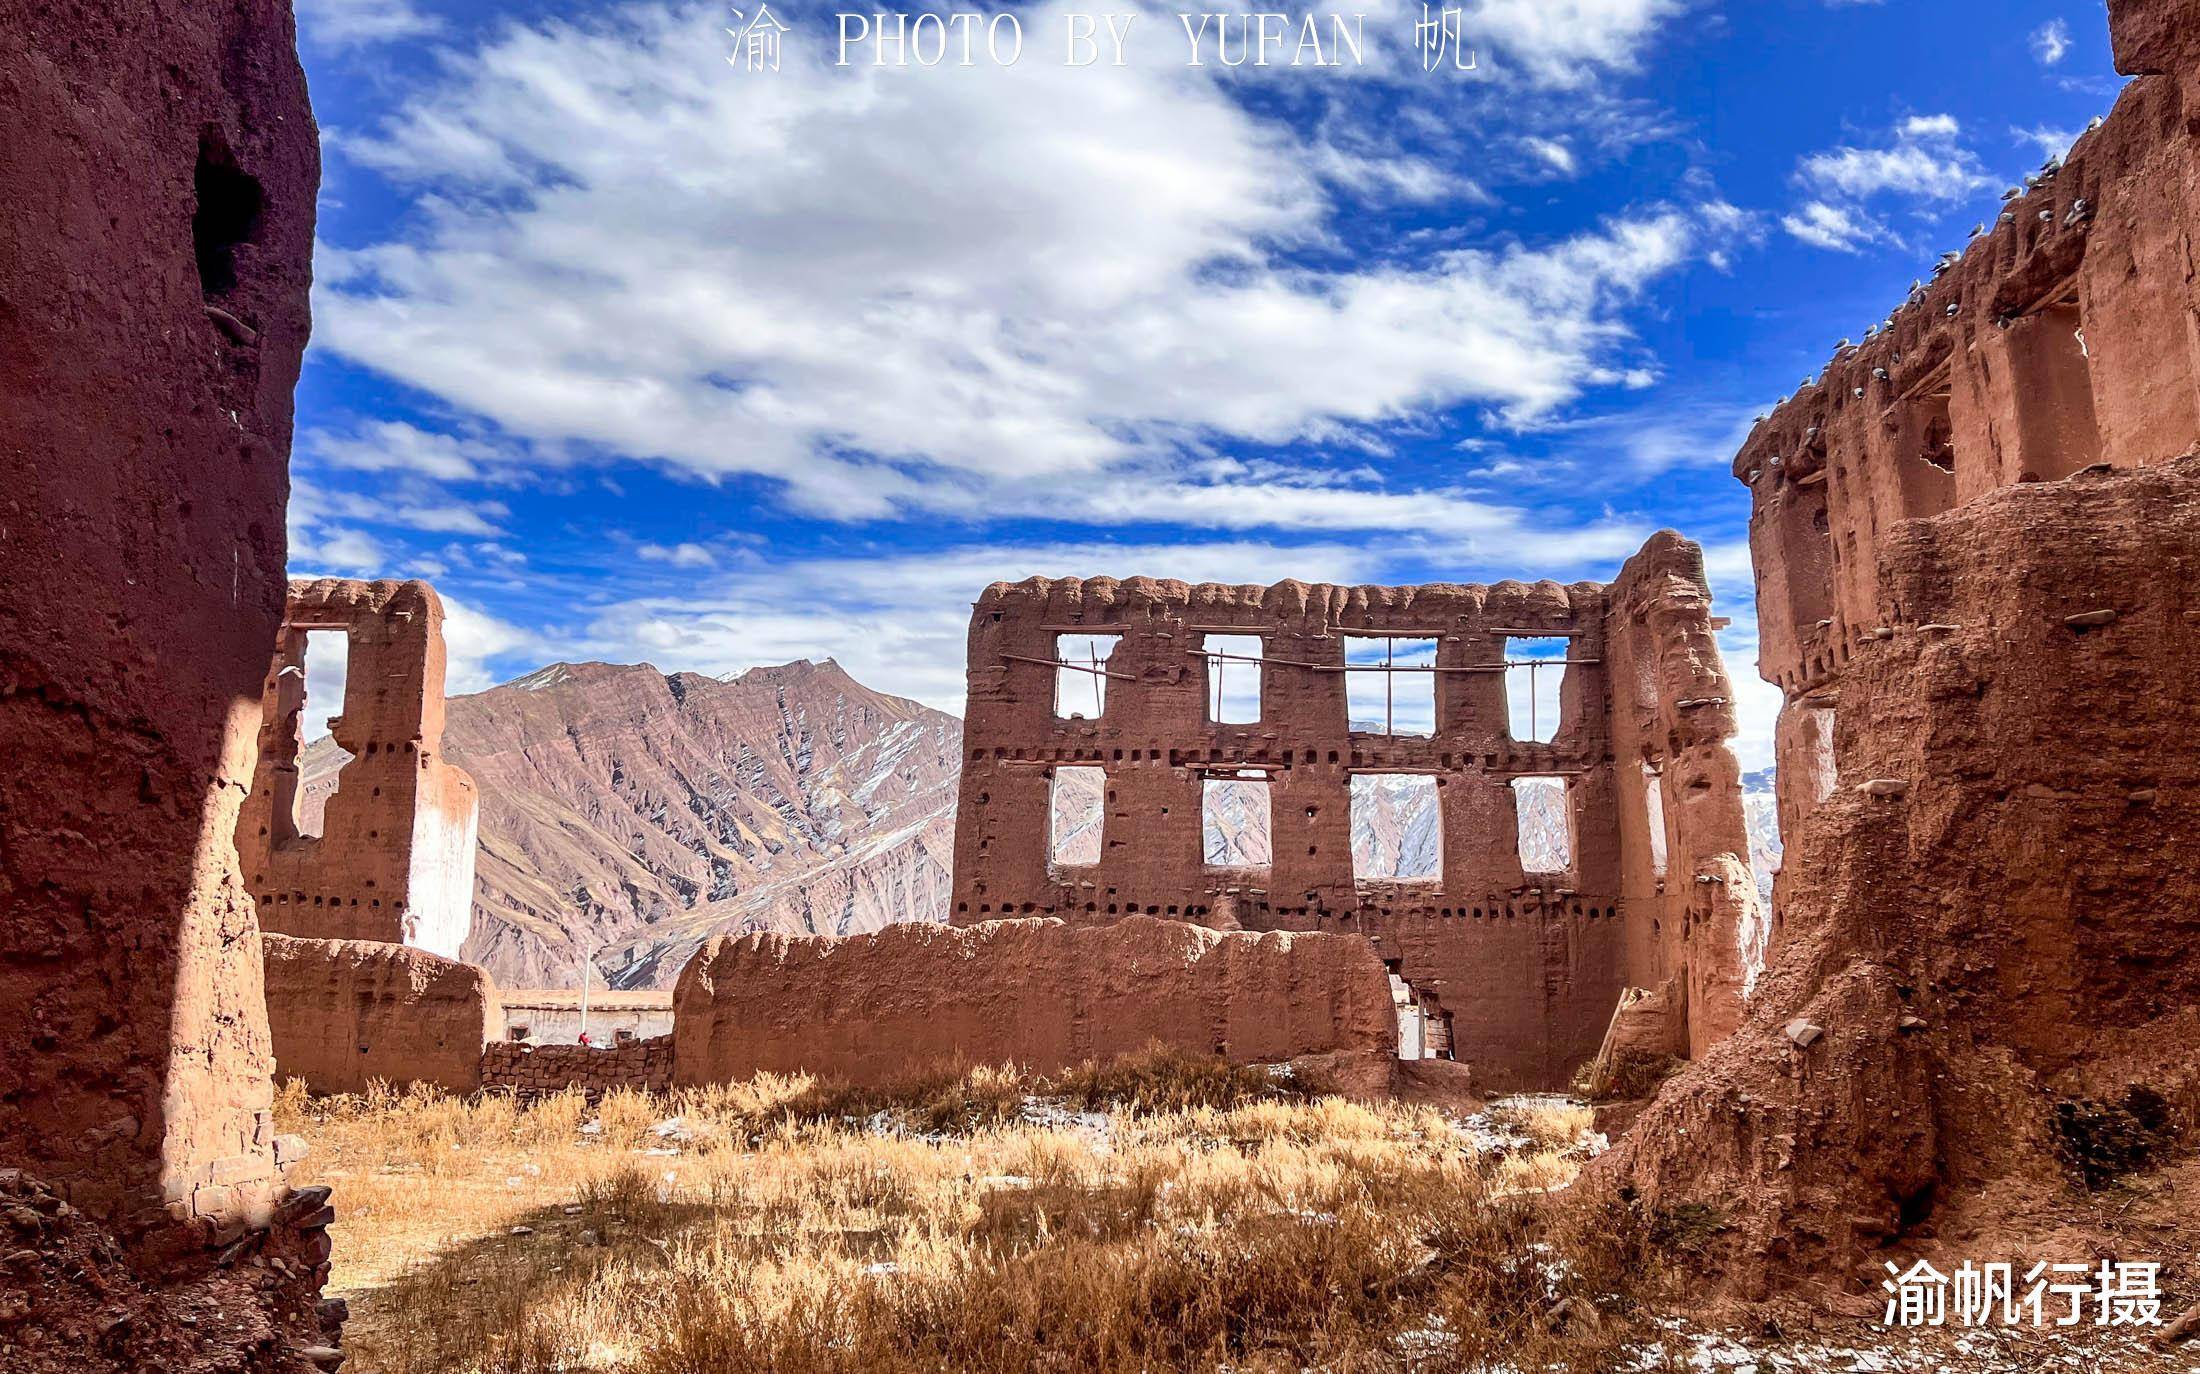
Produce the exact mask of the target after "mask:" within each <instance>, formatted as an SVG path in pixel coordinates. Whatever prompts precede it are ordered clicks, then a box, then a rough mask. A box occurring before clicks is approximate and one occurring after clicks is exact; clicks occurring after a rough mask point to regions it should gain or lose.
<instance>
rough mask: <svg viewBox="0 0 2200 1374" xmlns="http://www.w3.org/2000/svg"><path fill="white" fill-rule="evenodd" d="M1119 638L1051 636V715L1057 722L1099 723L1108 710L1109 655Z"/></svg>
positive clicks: (1112, 636) (1113, 636)
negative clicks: (1052, 709) (1052, 675)
mask: <svg viewBox="0 0 2200 1374" xmlns="http://www.w3.org/2000/svg"><path fill="white" fill-rule="evenodd" d="M1122 642H1123V636H1121V635H1056V636H1055V637H1054V661H1055V663H1056V664H1057V665H1058V666H1057V667H1056V668H1055V670H1054V714H1055V716H1056V718H1057V719H1060V720H1098V719H1100V717H1101V716H1102V715H1104V714H1105V713H1106V712H1107V709H1108V656H1109V655H1111V654H1113V653H1114V652H1115V646H1116V645H1118V644H1120V643H1122Z"/></svg>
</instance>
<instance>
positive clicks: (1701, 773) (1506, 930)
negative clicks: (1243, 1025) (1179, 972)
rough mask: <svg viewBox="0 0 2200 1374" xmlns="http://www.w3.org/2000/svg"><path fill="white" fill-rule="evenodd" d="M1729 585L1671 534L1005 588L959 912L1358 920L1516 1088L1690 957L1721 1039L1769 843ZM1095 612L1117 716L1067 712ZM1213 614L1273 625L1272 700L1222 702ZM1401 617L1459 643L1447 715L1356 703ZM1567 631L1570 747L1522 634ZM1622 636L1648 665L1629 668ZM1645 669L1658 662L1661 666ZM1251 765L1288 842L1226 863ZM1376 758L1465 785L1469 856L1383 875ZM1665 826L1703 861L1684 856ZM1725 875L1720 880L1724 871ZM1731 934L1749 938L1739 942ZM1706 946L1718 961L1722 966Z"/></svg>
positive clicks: (1447, 820) (1318, 923)
mask: <svg viewBox="0 0 2200 1374" xmlns="http://www.w3.org/2000/svg"><path fill="white" fill-rule="evenodd" d="M1709 606H1710V597H1709V593H1708V590H1707V589H1706V587H1705V585H1704V582H1703V575H1702V560H1701V554H1700V552H1698V551H1697V550H1696V548H1695V546H1694V545H1692V544H1689V543H1687V542H1686V541H1685V540H1682V539H1680V538H1679V537H1678V536H1675V535H1670V534H1666V535H1660V536H1658V537H1657V538H1656V539H1654V540H1652V541H1651V543H1650V544H1649V545H1648V546H1647V547H1646V548H1645V550H1644V551H1643V553H1642V554H1641V555H1640V556H1638V558H1637V559H1635V560H1634V561H1633V562H1631V563H1630V564H1629V566H1628V571H1627V572H1626V573H1625V574H1623V577H1622V579H1621V581H1620V582H1619V583H1617V584H1615V585H1613V586H1610V587H1607V586H1602V585H1599V584H1596V583H1577V584H1575V585H1572V586H1560V585H1559V584H1557V583H1553V582H1541V583H1536V584H1534V585H1532V586H1531V585H1528V584H1525V583H1520V582H1502V583H1499V584H1497V585H1495V586H1486V587H1485V586H1455V585H1435V586H1425V587H1335V586H1315V585H1309V584H1306V583H1301V582H1282V583H1278V584H1276V585H1274V586H1272V587H1233V586H1219V585H1213V584H1206V585H1199V586H1192V585H1187V584H1185V583H1182V582H1166V581H1157V580H1154V579H1151V578H1133V579H1130V580H1128V581H1120V582H1119V581H1116V580H1113V579H1108V578H1095V579H1084V580H1078V579H1067V580H1048V579H1044V578H1032V579H1029V580H1027V581H1025V582H1021V583H1016V584H1008V583H999V584H996V585H994V586H992V587H990V588H988V589H987V591H986V593H985V595H984V596H983V597H982V598H981V599H980V600H979V601H978V603H977V605H976V607H975V609H974V611H973V613H972V617H971V628H970V645H969V684H970V691H969V702H970V705H969V711H968V715H967V719H966V720H965V723H964V727H963V743H964V749H965V753H964V756H963V776H962V788H961V794H960V800H959V804H958V811H957V816H956V834H955V898H954V912H953V918H952V919H953V920H954V921H955V922H956V923H957V924H972V923H977V922H983V921H989V920H994V919H998V918H1002V917H1015V916H1053V917H1059V918H1062V919H1064V920H1069V921H1072V922H1078V923H1094V922H1108V921H1113V920H1118V919H1121V918H1122V917H1125V916H1129V915H1133V914H1144V915H1148V916H1162V917H1168V918H1172V919H1183V920H1188V921H1192V922H1196V923H1199V924H1202V925H1208V926H1213V927H1217V928H1223V929H1248V930H1312V931H1346V932H1352V933H1356V934H1359V935H1362V936H1365V937H1367V938H1369V939H1371V940H1372V941H1373V942H1374V943H1375V944H1376V946H1377V949H1378V952H1379V953H1380V954H1381V956H1382V957H1383V958H1384V959H1385V960H1386V961H1392V962H1393V963H1394V966H1395V968H1396V971H1397V972H1398V973H1399V975H1400V976H1401V977H1402V978H1404V979H1406V980H1407V981H1408V982H1409V983H1410V984H1411V985H1412V986H1413V987H1414V988H1415V989H1417V990H1418V991H1420V992H1422V993H1424V994H1428V995H1433V996H1435V997H1437V998H1439V999H1440V1000H1441V1003H1442V1005H1443V1007H1444V1008H1445V1009H1446V1010H1447V1011H1448V1012H1450V1013H1451V1014H1452V1016H1453V1030H1454V1033H1455V1052H1456V1054H1457V1056H1458V1057H1459V1058H1461V1059H1464V1060H1469V1061H1471V1062H1472V1063H1473V1064H1474V1066H1475V1070H1476V1076H1477V1081H1478V1082H1481V1083H1484V1084H1487V1085H1489V1086H1492V1087H1498V1088H1508V1087H1524V1088H1534V1087H1543V1088H1548V1087H1557V1086H1561V1085H1563V1084H1564V1083H1565V1082H1566V1080H1567V1078H1568V1076H1569V1075H1570V1074H1571V1073H1572V1071H1573V1069H1574V1068H1575V1067H1576V1066H1578V1065H1579V1064H1581V1063H1582V1062H1583V1061H1585V1060H1587V1059H1588V1058H1590V1057H1591V1056H1592V1055H1593V1054H1594V1053H1595V1052H1596V1049H1597V1047H1598V1044H1599V1041H1600V1039H1601V1037H1602V1036H1603V1035H1604V1033H1605V1030H1606V1027H1607V1024H1608V1023H1609V1021H1610V1019H1611V1016H1612V1013H1613V1009H1614V1007H1615V1006H1616V1004H1617V1003H1618V1001H1619V997H1620V993H1621V990H1622V989H1623V988H1625V987H1626V986H1628V985H1629V984H1647V985H1651V986H1659V985H1662V984H1664V983H1666V982H1667V981H1670V980H1673V979H1675V978H1679V979H1680V980H1681V986H1680V988H1679V989H1678V991H1677V992H1676V995H1675V996H1674V997H1672V998H1670V999H1668V1000H1667V1001H1666V1002H1665V1003H1662V1004H1661V1005H1665V1006H1669V1007H1671V1008H1672V1011H1673V1015H1674V1016H1675V1018H1676V1024H1675V1026H1674V1027H1673V1032H1672V1033H1673V1035H1674V1036H1675V1037H1676V1038H1677V1040H1678V1042H1679V1047H1680V1049H1681V1051H1682V1052H1684V1053H1685V1052H1687V1051H1688V1050H1689V1049H1690V1048H1692V1047H1693V1048H1701V1047H1702V1046H1703V1045H1705V1044H1708V1043H1710V1041H1711V1040H1712V1039H1715V1038H1716V1036H1717V1035H1719V1034H1723V1033H1724V1031H1725V1030H1726V1029H1728V1028H1731V1026H1732V1025H1733V1024H1734V1021H1735V1019H1736V1018H1737V1016H1738V1009H1739V988H1740V981H1741V967H1742V957H1741V952H1740V949H1739V945H1738V943H1737V940H1738V936H1739V933H1740V931H1741V930H1742V929H1743V928H1744V927H1745V926H1753V925H1754V924H1755V920H1754V916H1753V914H1752V913H1753V912H1754V895H1753V893H1752V892H1750V891H1749V887H1750V885H1749V884H1748V883H1747V882H1746V881H1730V880H1732V879H1734V878H1735V876H1736V875H1737V874H1741V875H1745V876H1746V871H1747V869H1746V864H1747V860H1746V855H1747V853H1748V850H1747V847H1746V844H1744V843H1743V842H1742V840H1741V836H1742V832H1743V818H1742V811H1741V795H1740V786H1739V780H1738V772H1737V770H1736V768H1735V766H1734V764H1733V762H1732V760H1731V756H1725V740H1726V738H1727V736H1729V735H1731V733H1732V731H1733V718H1732V710H1731V707H1730V705H1729V704H1728V699H1729V698H1730V697H1731V695H1732V692H1731V689H1730V686H1729V684H1728V683H1727V681H1726V678H1725V674H1724V670H1723V668H1721V667H1720V665H1719V661H1718V655H1717V651H1716V648H1715V646H1714V644H1713V641H1712V638H1711V635H1712V629H1713V624H1712V620H1711V617H1710V613H1709ZM1079 634H1096V635H1119V636H1121V639H1120V641H1119V642H1118V643H1117V644H1116V646H1115V648H1114V651H1113V654H1112V656H1111V657H1110V658H1109V659H1108V660H1107V662H1106V664H1105V665H1104V668H1105V671H1106V673H1107V675H1108V676H1107V685H1106V693H1105V703H1104V706H1105V709H1104V710H1103V711H1101V712H1100V713H1099V715H1098V718H1097V719H1083V718H1063V717H1062V716H1060V715H1058V714H1057V703H1056V700H1055V676H1056V669H1055V667H1054V664H1055V662H1056V661H1057V658H1058V641H1059V639H1060V637H1061V636H1065V635H1079ZM1209 634H1233V635H1256V636H1258V637H1259V638H1260V639H1261V641H1262V651H1261V655H1260V657H1261V662H1260V664H1259V665H1257V666H1255V665H1251V664H1242V663H1224V664H1222V665H1221V667H1220V669H1219V671H1221V672H1222V673H1224V674H1225V675H1226V676H1227V675H1228V674H1232V673H1235V674H1238V675H1240V679H1239V680H1241V681H1242V680H1243V676H1244V675H1248V674H1252V673H1258V674H1259V677H1260V702H1261V709H1260V719H1259V720H1258V721H1257V722H1254V723H1250V724H1232V723H1222V722H1218V721H1216V720H1214V719H1212V718H1211V717H1212V715H1213V713H1212V712H1211V711H1210V709H1209V706H1208V702H1209V700H1210V694H1211V689H1212V684H1211V681H1210V674H1211V673H1214V672H1216V671H1218V669H1217V666H1216V663H1215V661H1213V660H1211V659H1210V658H1208V657H1207V656H1206V655H1205V654H1204V653H1203V649H1204V646H1205V637H1206V636H1207V635H1209ZM1382 635H1395V636H1399V637H1403V638H1414V639H1430V640H1434V641H1436V645H1437V647H1436V659H1435V664H1436V668H1437V672H1436V673H1435V674H1434V698H1435V720H1434V728H1433V732H1432V733H1431V734H1430V735H1428V736H1426V737H1420V736H1413V735H1406V734H1389V733H1382V732H1380V731H1378V730H1374V729H1364V728H1355V722H1353V721H1351V720H1350V719H1349V718H1348V710H1347V689H1346V679H1345V675H1344V672H1343V669H1344V667H1345V664H1346V661H1347V641H1348V638H1349V637H1353V636H1382ZM1546 637H1549V638H1563V639H1565V640H1567V641H1568V643H1569V645H1570V648H1569V649H1568V650H1567V653H1566V657H1567V659H1568V663H1567V669H1566V675H1565V678H1564V683H1563V686H1562V688H1561V691H1560V719H1559V721H1558V723H1557V727H1556V732H1555V734H1554V735H1553V737H1552V738H1551V739H1550V740H1549V741H1548V742H1537V741H1535V740H1532V739H1522V738H1515V737H1514V736H1513V733H1512V728H1511V723H1510V712H1509V710H1508V705H1507V701H1506V674H1505V665H1506V663H1507V660H1508V657H1509V656H1512V657H1514V658H1515V661H1517V652H1518V651H1517V650H1509V649H1508V645H1509V644H1510V643H1511V642H1512V641H1514V640H1517V639H1520V638H1546ZM1621 656H1624V657H1625V659H1626V671H1627V673H1628V674H1629V675H1630V676H1629V677H1628V680H1627V681H1625V682H1622V681H1621V680H1619V678H1617V677H1615V675H1614V664H1615V663H1616V662H1617V661H1618V659H1619V658H1620V657H1621ZM1637 672H1640V673H1643V674H1646V675H1647V676H1646V677H1645V678H1644V679H1643V681H1642V683H1640V684H1638V683H1637V681H1636V680H1635V678H1634V677H1633V676H1632V675H1634V674H1636V673H1637ZM1422 680H1423V681H1426V679H1422ZM1645 684H1646V686H1645ZM1358 724H1360V725H1366V724H1368V722H1359V723H1358ZM1719 756H1725V757H1726V761H1725V762H1724V763H1723V764H1721V763H1719V762H1718V757H1719ZM1646 765H1649V766H1653V767H1657V768H1660V769H1665V770H1667V775H1666V776H1665V777H1664V778H1662V779H1661V781H1660V784H1659V785H1660V788H1661V790H1662V791H1664V792H1667V793H1670V794H1671V798H1672V800H1671V802H1670V804H1668V805H1666V806H1665V807H1664V808H1663V814H1662V816H1661V817H1657V818H1653V817H1652V815H1651V814H1650V812H1649V809H1648V804H1647V803H1646V802H1645V800H1644V798H1643V795H1642V793H1643V791H1644V788H1645V782H1644V774H1643V769H1644V767H1645V766H1646ZM1064 767H1093V768H1099V769H1102V770H1104V772H1105V774H1106V789H1105V809H1104V814H1103V817H1102V827H1101V828H1102V835H1101V841H1100V843H1101V848H1100V858H1099V861H1098V862H1097V863H1095V864H1092V865H1090V866H1066V865H1057V864H1054V863H1052V862H1051V858H1052V856H1051V853H1050V849H1051V846H1050V838H1049V817H1050V812H1051V791H1052V787H1053V783H1054V778H1055V774H1056V770H1057V769H1060V768H1064ZM1248 774H1251V775H1257V776H1259V777H1262V778H1264V779H1265V780H1266V782H1267V786H1268V793H1269V800H1270V816H1271V834H1272V845H1271V849H1272V852H1273V859H1272V862H1271V864H1270V865H1269V866H1267V867H1264V868H1258V869H1248V868H1216V867H1210V866H1208V865H1207V864H1206V862H1205V857H1206V856H1205V849H1204V845H1203V843H1202V789H1203V785H1204V783H1205V782H1206V781H1207V780H1208V779H1210V778H1224V779H1227V778H1233V777H1241V776H1245V775H1248ZM1362 774H1421V775H1428V776H1432V777H1433V778H1434V779H1435V780H1436V784H1437V789H1438V790H1437V795H1438V798H1439V802H1438V806H1439V810H1440V813H1441V821H1440V831H1441V840H1440V844H1441V851H1442V853H1441V865H1440V867H1441V875H1440V877H1438V878H1436V879H1434V880H1431V881H1420V882H1382V881H1364V880H1359V879H1357V878H1356V876H1355V873H1354V866H1353V856H1352V838H1353V837H1352V824H1353V822H1352V804H1351V795H1352V794H1351V787H1352V779H1353V778H1354V776H1355V775H1362ZM1524 777H1537V778H1549V779H1555V780H1557V781H1558V782H1559V783H1560V784H1561V785H1562V786H1563V792H1564V797H1565V807H1566V811H1567V824H1568V826H1569V829H1570V832H1571V839H1572V856H1571V862H1570V864H1569V866H1568V867H1567V868H1566V870H1565V871H1563V872H1550V873H1535V872H1529V871H1526V869H1525V868H1524V867H1523V861H1522V857H1521V850H1520V821H1519V814H1518V802H1517V798H1516V795H1515V792H1514V789H1513V786H1512V784H1513V782H1514V780H1515V779H1518V778H1524ZM1653 819H1655V820H1656V828H1659V829H1662V830H1663V831H1665V832H1667V833H1668V839H1667V842H1666V845H1665V848H1666V850H1667V853H1668V864H1669V866H1670V865H1678V866H1679V867H1678V869H1677V870H1676V871H1677V873H1678V874H1679V875H1681V880H1680V881H1675V882H1667V881H1666V880H1665V879H1664V878H1663V877H1661V876H1659V874H1658V873H1657V872H1656V865H1655V864H1654V862H1653V858H1652V850H1653V847H1654V846H1653V841H1652V830H1653ZM1720 854H1724V855H1726V856H1727V857H1728V859H1729V860H1730V861H1731V862H1730V863H1728V864H1725V865H1722V864H1721V863H1719V862H1718V861H1717V858H1716V856H1718V855H1720ZM1707 875H1708V876H1710V877H1713V878H1715V879H1716V880H1717V882H1718V883H1719V884H1720V886H1719V889H1718V893H1717V895H1713V893H1712V892H1711V891H1710V890H1709V889H1708V888H1706V890H1703V891H1699V890H1698V889H1697V885H1696V883H1695V879H1696V878H1698V877H1699V876H1707ZM1691 913H1694V915H1693V916H1692V915H1691ZM1722 933H1723V934H1724V935H1727V936H1733V937H1736V938H1735V939H1728V940H1726V942H1725V944H1724V945H1723V946H1722V945H1721V936H1722ZM1691 963H1697V964H1700V965H1701V966H1702V967H1701V969H1700V971H1699V972H1698V973H1697V974H1695V975H1694V976H1693V977H1691V976H1690V975H1688V974H1687V973H1686V972H1685V970H1686V969H1687V967H1688V966H1689V965H1690V964H1691ZM1691 989H1693V990H1695V991H1696V992H1697V993H1698V994H1699V996H1700V1005H1699V1006H1698V1007H1697V1008H1696V1009H1695V1010H1694V1011H1693V1012H1691V1010H1690V1008H1689V1007H1688V1006H1687V1004H1686V993H1687V992H1688V991H1689V990H1691Z"/></svg>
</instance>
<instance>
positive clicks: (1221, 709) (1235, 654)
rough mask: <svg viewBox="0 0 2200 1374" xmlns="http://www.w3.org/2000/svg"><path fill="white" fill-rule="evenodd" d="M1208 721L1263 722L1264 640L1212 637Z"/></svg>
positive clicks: (1206, 649) (1208, 652) (1209, 639)
mask: <svg viewBox="0 0 2200 1374" xmlns="http://www.w3.org/2000/svg"><path fill="white" fill-rule="evenodd" d="M1203 648H1204V652H1205V653H1206V655H1207V719H1209V720H1211V721H1213V722H1215V723H1216V724H1217V725H1255V724H1258V723H1259V721H1260V675H1261V672H1262V667H1261V658H1262V654H1261V638H1260V636H1259V635H1209V636H1207V641H1206V644H1205V645H1204V646H1203Z"/></svg>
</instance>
